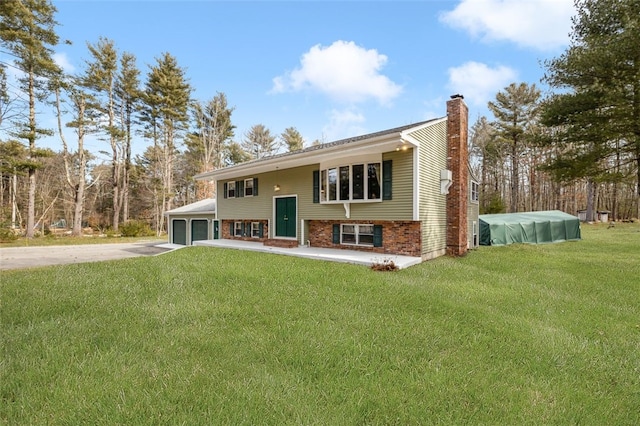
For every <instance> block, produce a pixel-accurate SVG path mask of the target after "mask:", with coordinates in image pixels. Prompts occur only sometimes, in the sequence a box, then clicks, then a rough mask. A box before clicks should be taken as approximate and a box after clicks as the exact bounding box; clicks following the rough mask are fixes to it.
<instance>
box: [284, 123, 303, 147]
mask: <svg viewBox="0 0 640 426" xmlns="http://www.w3.org/2000/svg"><path fill="white" fill-rule="evenodd" d="M280 139H281V140H282V142H283V143H284V144H285V145H286V146H287V148H288V149H289V152H292V151H298V150H301V149H302V148H304V138H303V137H302V135H301V134H300V132H299V131H298V129H296V128H295V127H287V128H286V129H284V132H282V134H280Z"/></svg>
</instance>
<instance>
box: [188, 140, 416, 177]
mask: <svg viewBox="0 0 640 426" xmlns="http://www.w3.org/2000/svg"><path fill="white" fill-rule="evenodd" d="M401 140H402V139H401V133H391V134H387V135H383V136H379V137H377V138H370V139H363V140H359V141H354V142H348V143H344V144H340V145H335V146H331V147H328V148H318V149H315V150H311V151H306V152H301V153H299V154H291V155H285V156H276V157H271V158H265V159H263V160H259V161H252V162H250V163H244V164H238V165H237V166H231V167H226V168H223V169H218V170H213V171H211V172H206V173H201V174H199V175H196V176H195V179H196V180H213V179H215V180H224V179H233V178H237V177H241V176H251V175H256V174H259V173H266V172H272V171H275V170H285V169H291V168H293V167H300V166H308V165H310V164H319V163H321V162H323V161H330V160H332V159H335V158H342V157H347V156H349V157H350V156H354V155H360V154H373V153H383V152H390V151H394V150H395V148H396V146H397V145H398V143H400V142H401ZM408 142H410V141H408ZM410 143H411V144H412V145H413V142H410Z"/></svg>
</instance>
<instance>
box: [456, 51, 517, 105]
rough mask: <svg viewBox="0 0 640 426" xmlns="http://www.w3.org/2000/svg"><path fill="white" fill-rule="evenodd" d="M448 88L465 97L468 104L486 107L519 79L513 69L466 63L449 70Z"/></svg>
mask: <svg viewBox="0 0 640 426" xmlns="http://www.w3.org/2000/svg"><path fill="white" fill-rule="evenodd" d="M448 73H449V84H448V87H449V89H451V90H452V91H453V93H460V94H462V95H464V97H465V99H466V100H467V102H469V103H471V104H474V105H486V103H487V102H488V101H489V100H491V99H493V98H495V95H496V93H498V91H500V90H502V89H503V88H504V87H506V86H508V85H509V84H510V83H512V82H513V81H514V80H516V78H517V77H518V74H517V72H516V71H515V70H513V69H512V68H509V67H506V66H502V65H500V66H497V67H495V68H491V67H489V66H488V65H486V64H483V63H480V62H473V61H470V62H466V63H464V64H462V65H460V66H459V67H454V68H449V70H448Z"/></svg>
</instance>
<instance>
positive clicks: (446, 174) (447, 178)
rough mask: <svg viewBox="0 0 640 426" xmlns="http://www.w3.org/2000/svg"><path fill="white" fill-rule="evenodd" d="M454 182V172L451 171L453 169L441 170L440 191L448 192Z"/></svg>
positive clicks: (442, 192)
mask: <svg viewBox="0 0 640 426" xmlns="http://www.w3.org/2000/svg"><path fill="white" fill-rule="evenodd" d="M452 183H453V174H452V173H451V170H440V193H441V194H448V193H449V188H451V184H452Z"/></svg>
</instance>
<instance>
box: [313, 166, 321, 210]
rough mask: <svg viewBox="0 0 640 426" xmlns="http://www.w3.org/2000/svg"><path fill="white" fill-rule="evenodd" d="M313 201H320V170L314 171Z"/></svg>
mask: <svg viewBox="0 0 640 426" xmlns="http://www.w3.org/2000/svg"><path fill="white" fill-rule="evenodd" d="M313 202H314V203H319V202H320V170H314V171H313Z"/></svg>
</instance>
